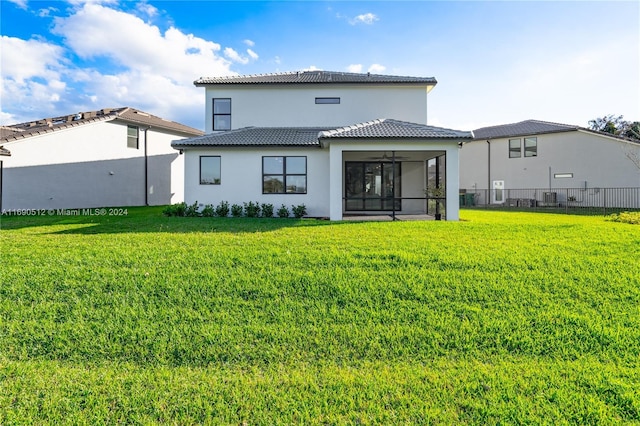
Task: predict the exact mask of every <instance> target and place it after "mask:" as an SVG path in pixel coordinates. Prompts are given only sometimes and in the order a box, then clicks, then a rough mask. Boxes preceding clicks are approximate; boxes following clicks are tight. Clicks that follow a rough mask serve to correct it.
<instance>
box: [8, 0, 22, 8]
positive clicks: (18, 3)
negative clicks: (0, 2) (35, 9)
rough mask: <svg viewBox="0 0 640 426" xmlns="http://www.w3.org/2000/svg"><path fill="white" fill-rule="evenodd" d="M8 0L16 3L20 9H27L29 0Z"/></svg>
mask: <svg viewBox="0 0 640 426" xmlns="http://www.w3.org/2000/svg"><path fill="white" fill-rule="evenodd" d="M8 1H9V2H10V3H13V4H15V5H16V6H18V7H19V8H20V9H26V8H27V0H8Z"/></svg>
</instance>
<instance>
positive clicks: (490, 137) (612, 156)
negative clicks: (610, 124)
mask: <svg viewBox="0 0 640 426" xmlns="http://www.w3.org/2000/svg"><path fill="white" fill-rule="evenodd" d="M473 134H474V139H473V140H472V141H471V142H466V143H464V145H463V148H462V150H461V152H460V188H461V189H463V190H466V191H469V192H478V190H487V189H489V190H490V191H488V192H487V193H492V195H491V196H490V198H491V199H489V200H479V201H480V202H481V203H491V204H493V203H504V202H505V201H507V199H506V197H501V194H502V192H503V191H509V190H521V189H533V188H541V189H545V190H546V191H548V192H550V193H552V195H553V194H557V195H558V197H562V194H569V196H568V198H569V200H566V199H556V195H553V197H554V199H553V200H552V201H553V202H554V203H558V204H562V203H564V202H566V201H574V202H575V203H579V202H583V203H585V205H586V204H588V203H590V202H592V203H596V202H597V200H598V199H599V197H601V196H600V195H598V194H600V189H602V188H629V187H639V186H640V143H639V142H638V141H634V140H631V139H627V138H622V137H618V136H614V135H610V134H608V133H602V132H597V131H594V130H590V129H586V128H583V127H579V126H571V125H566V124H558V123H549V122H544V121H537V120H527V121H522V122H519V123H514V124H506V125H502V126H492V127H483V128H481V129H477V130H474V131H473ZM564 188H575V189H579V190H580V192H576V193H573V192H567V191H556V190H558V189H564ZM589 197H591V198H593V200H592V201H590V200H589ZM543 201H550V200H543ZM638 207H640V206H638Z"/></svg>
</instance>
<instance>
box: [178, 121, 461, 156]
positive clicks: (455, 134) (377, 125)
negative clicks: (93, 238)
mask: <svg viewBox="0 0 640 426" xmlns="http://www.w3.org/2000/svg"><path fill="white" fill-rule="evenodd" d="M332 138H375V139H381V138H383V139H456V140H460V139H471V138H472V134H471V132H461V131H458V130H450V129H443V128H441V127H434V126H427V125H423V124H415V123H408V122H405V121H398V120H389V119H381V120H373V121H369V122H366V123H360V124H355V125H353V126H347V127H339V128H335V129H331V128H330V127H329V128H327V127H245V128H242V129H236V130H231V131H227V132H216V133H210V134H207V135H204V136H199V137H195V138H189V139H182V140H177V141H173V142H172V143H171V146H173V147H174V148H176V149H180V148H184V147H198V146H245V147H246V146H317V147H319V146H320V139H332Z"/></svg>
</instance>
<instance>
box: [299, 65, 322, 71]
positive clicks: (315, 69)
mask: <svg viewBox="0 0 640 426" xmlns="http://www.w3.org/2000/svg"><path fill="white" fill-rule="evenodd" d="M302 71H322V68H318V67H316V66H315V65H311V66H310V67H308V68H304V69H303V70H302Z"/></svg>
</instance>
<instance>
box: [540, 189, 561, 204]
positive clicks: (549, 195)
mask: <svg viewBox="0 0 640 426" xmlns="http://www.w3.org/2000/svg"><path fill="white" fill-rule="evenodd" d="M542 199H543V201H544V202H545V203H546V204H556V203H557V202H558V193H557V192H544V193H543V194H542Z"/></svg>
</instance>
